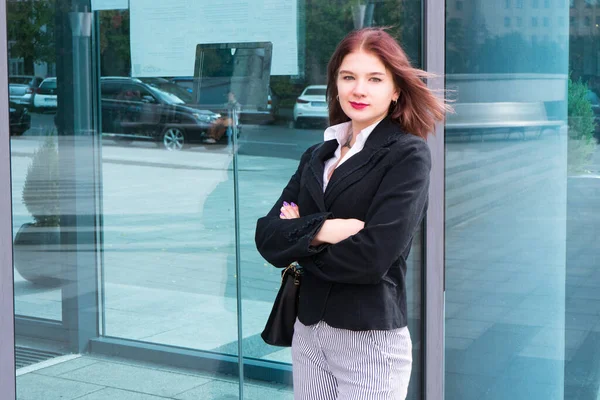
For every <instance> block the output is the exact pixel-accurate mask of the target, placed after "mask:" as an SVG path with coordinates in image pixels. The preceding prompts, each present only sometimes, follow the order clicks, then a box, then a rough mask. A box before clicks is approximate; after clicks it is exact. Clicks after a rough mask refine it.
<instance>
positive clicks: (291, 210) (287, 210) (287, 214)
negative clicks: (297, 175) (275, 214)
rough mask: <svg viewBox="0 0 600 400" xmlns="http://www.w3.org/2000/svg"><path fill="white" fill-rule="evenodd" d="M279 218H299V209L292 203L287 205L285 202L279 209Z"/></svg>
mask: <svg viewBox="0 0 600 400" xmlns="http://www.w3.org/2000/svg"><path fill="white" fill-rule="evenodd" d="M279 218H281V219H294V218H300V208H298V206H297V205H296V204H295V203H294V202H292V203H288V202H287V201H284V202H283V206H282V207H281V214H279Z"/></svg>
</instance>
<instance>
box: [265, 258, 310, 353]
mask: <svg viewBox="0 0 600 400" xmlns="http://www.w3.org/2000/svg"><path fill="white" fill-rule="evenodd" d="M301 281H302V267H300V266H299V265H298V263H295V262H294V263H291V264H290V265H288V266H287V267H286V268H285V269H284V270H283V271H282V272H281V287H280V288H279V292H277V297H276V298H275V303H273V309H272V310H271V314H270V315H269V319H268V320H267V324H266V326H265V329H264V330H263V331H262V333H261V334H260V336H261V337H262V338H263V340H264V341H265V342H266V343H268V344H270V345H272V346H282V347H290V346H291V345H292V337H293V336H294V323H295V322H296V317H297V316H298V294H299V293H300V282H301Z"/></svg>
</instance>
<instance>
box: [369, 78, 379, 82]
mask: <svg viewBox="0 0 600 400" xmlns="http://www.w3.org/2000/svg"><path fill="white" fill-rule="evenodd" d="M371 80H372V81H373V82H381V79H379V78H371Z"/></svg>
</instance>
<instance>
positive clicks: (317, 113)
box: [294, 85, 329, 127]
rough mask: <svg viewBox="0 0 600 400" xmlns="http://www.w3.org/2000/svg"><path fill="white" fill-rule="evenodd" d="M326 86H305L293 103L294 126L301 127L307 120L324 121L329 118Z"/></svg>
mask: <svg viewBox="0 0 600 400" xmlns="http://www.w3.org/2000/svg"><path fill="white" fill-rule="evenodd" d="M326 92H327V86H325V85H310V86H307V87H306V88H305V89H304V90H303V91H302V94H300V96H298V98H297V99H296V103H295V104H294V126H296V127H301V126H303V125H304V124H305V123H307V122H318V123H321V124H323V123H326V122H327V119H328V118H329V110H328V107H327V97H326Z"/></svg>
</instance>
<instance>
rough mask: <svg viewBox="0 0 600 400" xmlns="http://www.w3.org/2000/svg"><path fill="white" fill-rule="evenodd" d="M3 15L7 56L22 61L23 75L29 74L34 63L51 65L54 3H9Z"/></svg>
mask: <svg viewBox="0 0 600 400" xmlns="http://www.w3.org/2000/svg"><path fill="white" fill-rule="evenodd" d="M6 12H7V16H8V18H7V35H8V40H9V43H10V45H9V54H10V57H12V58H22V59H23V66H24V73H25V74H26V75H33V74H34V64H35V63H43V62H45V63H48V64H51V63H54V62H55V60H56V53H55V49H54V40H55V39H54V36H55V35H54V26H55V25H54V12H55V7H54V2H53V1H50V0H26V1H24V0H21V1H17V0H9V1H8V2H7V3H6Z"/></svg>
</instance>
